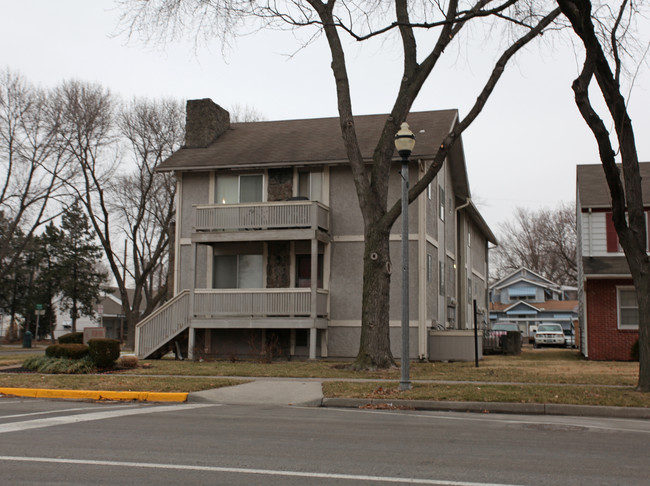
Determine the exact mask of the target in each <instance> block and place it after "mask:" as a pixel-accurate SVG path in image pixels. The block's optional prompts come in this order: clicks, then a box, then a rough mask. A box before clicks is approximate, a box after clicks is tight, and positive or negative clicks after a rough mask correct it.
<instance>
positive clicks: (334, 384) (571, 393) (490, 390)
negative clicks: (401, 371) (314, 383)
mask: <svg viewBox="0 0 650 486" xmlns="http://www.w3.org/2000/svg"><path fill="white" fill-rule="evenodd" d="M323 394H324V395H325V396H326V397H330V398H334V397H345V398H368V399H370V398H373V399H387V400H400V399H403V400H438V401H456V402H510V403H556V404H560V403H561V404H567V405H601V406H612V407H645V408H648V407H650V394H648V393H639V392H636V391H634V388H632V387H628V388H613V387H602V386H566V385H565V386H560V385H491V384H488V385H486V384H483V383H481V384H453V385H446V384H435V383H413V388H412V389H411V390H409V391H405V392H401V391H399V390H398V384H397V383H395V382H385V383H376V382H375V383H368V382H364V383H357V382H341V381H329V382H325V383H323Z"/></svg>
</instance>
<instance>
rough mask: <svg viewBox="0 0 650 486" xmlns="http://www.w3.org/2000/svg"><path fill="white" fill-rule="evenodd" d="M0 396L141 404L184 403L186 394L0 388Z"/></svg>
mask: <svg viewBox="0 0 650 486" xmlns="http://www.w3.org/2000/svg"><path fill="white" fill-rule="evenodd" d="M0 395H13V396H17V397H30V398H61V399H65V400H128V401H132V400H136V401H142V402H185V401H187V395H188V394H187V393H161V392H118V391H106V390H53V389H44V388H0Z"/></svg>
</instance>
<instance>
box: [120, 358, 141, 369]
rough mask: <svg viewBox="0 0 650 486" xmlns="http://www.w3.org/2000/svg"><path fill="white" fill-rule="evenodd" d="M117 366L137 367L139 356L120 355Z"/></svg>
mask: <svg viewBox="0 0 650 486" xmlns="http://www.w3.org/2000/svg"><path fill="white" fill-rule="evenodd" d="M117 366H118V367H119V368H137V367H138V358H137V356H120V358H119V359H118V360H117Z"/></svg>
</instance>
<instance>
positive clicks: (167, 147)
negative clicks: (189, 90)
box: [110, 100, 185, 315]
mask: <svg viewBox="0 0 650 486" xmlns="http://www.w3.org/2000/svg"><path fill="white" fill-rule="evenodd" d="M184 117H185V109H184V108H183V105H182V103H180V102H177V101H173V100H162V101H159V102H155V101H147V100H135V101H133V102H132V103H131V104H130V105H128V106H126V107H124V109H123V110H122V111H121V112H120V114H119V116H118V126H119V131H120V134H121V135H122V136H123V137H124V139H125V140H126V141H127V143H128V145H129V153H130V154H132V159H133V160H132V162H133V164H134V165H135V171H134V172H132V173H130V174H128V175H126V176H119V177H116V178H115V180H114V183H113V184H112V185H111V186H110V193H111V195H112V200H113V203H112V204H111V208H112V210H113V212H114V213H115V214H116V216H117V217H118V218H119V221H120V223H121V229H122V231H123V233H124V234H125V235H126V238H127V241H128V246H129V248H130V254H131V258H130V261H129V262H124V261H122V262H121V263H122V267H123V268H126V269H127V270H128V271H127V273H128V275H129V277H130V279H131V280H132V281H133V282H136V286H138V283H139V282H142V285H141V286H140V288H141V289H142V291H143V292H144V299H145V309H144V313H145V315H146V314H150V313H151V312H152V311H153V309H155V308H156V307H157V306H158V304H159V303H160V302H161V301H163V300H165V299H166V297H167V294H168V288H169V285H168V284H169V279H168V277H169V271H170V270H169V258H168V257H169V251H170V245H169V243H170V233H171V231H170V229H171V228H172V227H173V221H174V216H175V197H176V179H175V178H174V176H173V175H172V174H168V173H157V172H155V171H154V170H155V168H156V166H157V165H158V164H159V163H160V162H162V161H163V160H164V159H166V158H167V157H169V156H170V155H171V154H172V153H173V152H174V151H175V150H177V149H178V148H179V147H180V146H181V143H182V141H183V137H184V131H183V123H184Z"/></svg>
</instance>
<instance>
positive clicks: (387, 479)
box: [0, 456, 516, 486]
mask: <svg viewBox="0 0 650 486" xmlns="http://www.w3.org/2000/svg"><path fill="white" fill-rule="evenodd" d="M0 461H8V462H15V461H22V462H38V463H51V464H77V465H82V466H109V467H134V468H135V467H137V468H149V469H175V470H179V471H207V472H219V473H233V474H257V475H262V476H286V477H294V478H295V477H298V478H308V479H342V480H348V481H374V482H384V483H402V484H429V485H435V486H516V485H510V484H505V483H475V482H468V481H446V480H444V479H418V478H397V477H391V476H367V475H363V474H335V473H319V472H304V471H279V470H275V469H246V468H240V467H219V466H195V465H189V464H155V463H150V462H123V461H98V460H86V459H61V458H53V457H21V456H0ZM5 470H6V469H5Z"/></svg>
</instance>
